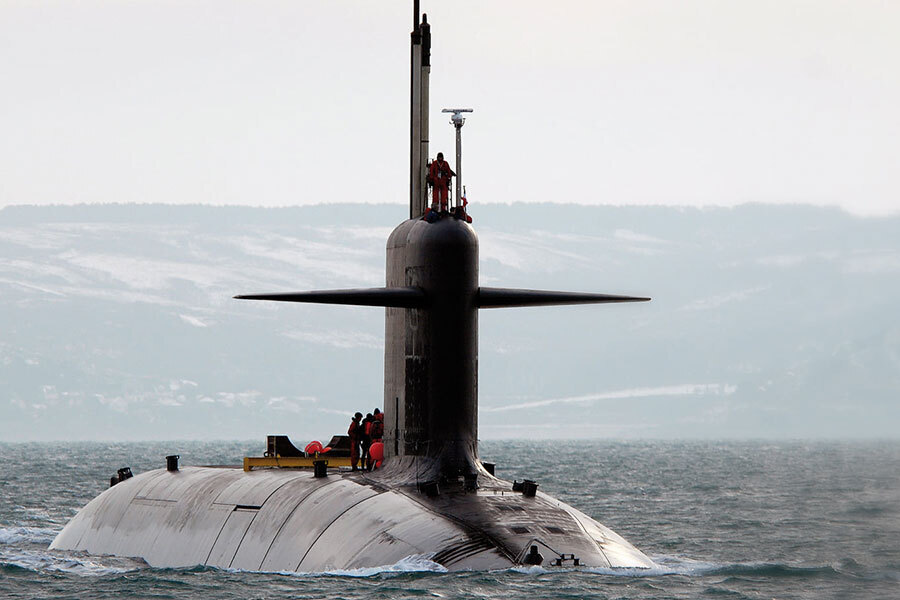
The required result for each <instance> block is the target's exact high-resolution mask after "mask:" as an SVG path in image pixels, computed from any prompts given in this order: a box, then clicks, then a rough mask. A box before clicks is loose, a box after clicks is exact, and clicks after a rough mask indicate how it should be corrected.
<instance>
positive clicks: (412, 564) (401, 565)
mask: <svg viewBox="0 0 900 600" xmlns="http://www.w3.org/2000/svg"><path fill="white" fill-rule="evenodd" d="M433 556H434V555H433V554H413V555H411V556H407V557H406V558H401V559H400V560H398V561H397V562H395V563H394V564H392V565H381V566H378V567H361V568H359V569H333V570H329V571H319V572H295V571H278V574H279V575H289V576H292V577H323V576H325V577H373V576H375V575H388V576H390V575H395V574H400V573H446V572H447V567H445V566H443V565H440V564H438V563H436V562H434V561H433V560H431V559H432V557H433Z"/></svg>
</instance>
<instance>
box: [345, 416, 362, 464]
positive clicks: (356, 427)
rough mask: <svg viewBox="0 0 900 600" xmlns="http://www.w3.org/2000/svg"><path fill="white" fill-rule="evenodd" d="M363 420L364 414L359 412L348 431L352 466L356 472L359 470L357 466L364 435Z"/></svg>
mask: <svg viewBox="0 0 900 600" xmlns="http://www.w3.org/2000/svg"><path fill="white" fill-rule="evenodd" d="M361 419H362V413H359V412H358V413H356V414H355V415H353V420H351V421H350V428H349V429H348V430H347V435H348V436H350V466H352V467H353V470H354V471H358V470H359V469H357V468H356V465H357V464H358V463H359V442H360V434H361V433H362V425H361V424H360V420H361Z"/></svg>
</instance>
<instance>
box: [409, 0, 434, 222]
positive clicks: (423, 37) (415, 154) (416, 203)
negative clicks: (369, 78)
mask: <svg viewBox="0 0 900 600" xmlns="http://www.w3.org/2000/svg"><path fill="white" fill-rule="evenodd" d="M430 74H431V26H430V25H429V24H428V16H427V15H422V17H421V19H420V17H419V1H418V0H415V2H414V3H413V31H412V33H411V34H410V93H409V96H410V107H409V125H410V127H409V218H410V219H417V218H419V217H421V216H422V215H424V214H425V207H426V204H427V198H426V197H425V195H426V188H425V164H426V162H427V160H428V85H429V77H430Z"/></svg>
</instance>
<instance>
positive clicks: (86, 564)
mask: <svg viewBox="0 0 900 600" xmlns="http://www.w3.org/2000/svg"><path fill="white" fill-rule="evenodd" d="M146 567H147V563H145V562H144V561H141V560H136V559H130V558H117V557H103V558H100V557H93V556H90V557H88V556H84V557H77V556H73V555H71V554H69V555H67V554H57V553H55V552H51V551H47V550H28V549H22V548H15V549H5V550H3V551H0V569H3V570H16V569H22V570H26V571H34V572H44V573H48V572H51V573H70V574H72V575H81V576H93V577H99V576H104V575H119V574H121V573H129V572H132V571H137V570H139V569H142V568H146Z"/></svg>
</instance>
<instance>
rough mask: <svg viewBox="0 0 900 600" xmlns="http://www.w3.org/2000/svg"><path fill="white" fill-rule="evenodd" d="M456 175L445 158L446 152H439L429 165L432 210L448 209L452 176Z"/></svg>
mask: <svg viewBox="0 0 900 600" xmlns="http://www.w3.org/2000/svg"><path fill="white" fill-rule="evenodd" d="M455 176H456V173H454V172H453V169H451V168H450V164H449V163H448V162H447V161H445V160H444V153H443V152H438V155H437V158H436V159H435V160H434V161H432V163H431V165H430V166H429V167H428V181H429V183H431V185H432V192H431V210H441V211H446V210H447V195H448V193H449V189H450V178H451V177H455Z"/></svg>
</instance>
